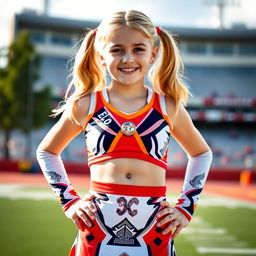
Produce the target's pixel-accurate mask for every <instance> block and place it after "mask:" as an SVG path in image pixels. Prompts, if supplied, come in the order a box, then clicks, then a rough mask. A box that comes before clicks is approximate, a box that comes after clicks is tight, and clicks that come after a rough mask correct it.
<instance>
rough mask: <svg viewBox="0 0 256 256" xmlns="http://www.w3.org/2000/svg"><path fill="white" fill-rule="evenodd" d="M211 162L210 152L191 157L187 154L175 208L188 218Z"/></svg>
mask: <svg viewBox="0 0 256 256" xmlns="http://www.w3.org/2000/svg"><path fill="white" fill-rule="evenodd" d="M211 162H212V152H211V151H207V152H205V153H203V154H200V155H197V156H194V157H191V156H188V164H187V168H186V174H185V178H184V183H183V188H182V192H181V195H180V197H179V200H178V203H177V204H176V206H175V208H177V209H178V210H180V211H181V212H182V213H183V214H184V215H185V216H186V217H187V218H188V220H191V217H192V215H193V213H194V210H195V208H196V204H197V201H198V199H199V196H200V194H201V192H202V189H203V186H204V184H205V182H206V179H207V176H208V173H209V170H210V165H211Z"/></svg>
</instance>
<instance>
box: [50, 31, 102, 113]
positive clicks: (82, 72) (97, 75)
mask: <svg viewBox="0 0 256 256" xmlns="http://www.w3.org/2000/svg"><path fill="white" fill-rule="evenodd" d="M95 34H96V33H95V30H91V31H89V32H88V33H87V35H86V36H85V38H84V40H83V41H82V44H81V46H80V48H79V50H78V52H77V54H76V57H75V61H74V66H73V70H72V73H71V75H72V80H71V82H70V83H69V85H68V88H67V91H66V94H65V98H64V101H63V102H61V103H62V106H61V107H59V108H57V109H54V110H53V111H52V112H53V114H52V116H53V117H55V116H57V115H59V114H61V113H62V112H63V111H64V110H65V109H66V106H67V105H69V104H71V106H72V105H73V103H74V102H76V101H77V100H79V99H80V98H81V97H83V96H85V95H88V94H91V93H93V92H94V91H97V90H100V89H102V88H103V87H104V86H105V77H106V74H105V73H106V72H105V70H104V69H103V67H102V65H101V64H100V61H99V56H98V53H97V52H96V50H95V46H94V42H95Z"/></svg>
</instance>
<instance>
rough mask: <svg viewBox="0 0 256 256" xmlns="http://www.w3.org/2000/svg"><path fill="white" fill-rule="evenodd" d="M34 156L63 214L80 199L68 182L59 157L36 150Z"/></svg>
mask: <svg viewBox="0 0 256 256" xmlns="http://www.w3.org/2000/svg"><path fill="white" fill-rule="evenodd" d="M36 156H37V161H38V163H39V165H40V167H41V170H42V172H43V174H44V176H45V178H46V180H47V182H48V183H49V185H50V186H51V187H52V190H53V191H54V192H55V194H56V196H57V199H58V201H59V202H60V204H61V206H62V209H63V211H64V212H65V211H66V210H67V209H68V208H69V207H70V206H71V205H72V204H73V203H74V202H75V201H77V200H79V199H80V197H79V196H78V195H77V194H76V192H75V191H74V189H73V186H72V185H71V184H70V182H69V179H68V176H67V172H66V170H65V167H64V164H63V162H62V160H61V157H60V155H54V154H51V153H49V152H47V151H43V150H40V149H37V151H36Z"/></svg>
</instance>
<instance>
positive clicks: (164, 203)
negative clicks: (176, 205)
mask: <svg viewBox="0 0 256 256" xmlns="http://www.w3.org/2000/svg"><path fill="white" fill-rule="evenodd" d="M160 204H161V205H162V206H166V207H170V206H171V205H170V203H169V202H168V201H161V202H160Z"/></svg>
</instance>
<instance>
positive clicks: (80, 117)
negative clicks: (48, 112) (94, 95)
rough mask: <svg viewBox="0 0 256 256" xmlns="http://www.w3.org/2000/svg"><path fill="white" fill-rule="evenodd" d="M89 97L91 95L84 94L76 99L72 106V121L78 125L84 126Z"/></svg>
mask: <svg viewBox="0 0 256 256" xmlns="http://www.w3.org/2000/svg"><path fill="white" fill-rule="evenodd" d="M90 99H91V95H86V96H83V97H81V98H80V99H78V100H76V101H75V102H74V103H73V106H72V113H71V115H72V119H73V121H74V122H75V123H76V124H78V125H80V126H81V127H83V126H84V124H85V121H86V119H87V117H88V113H89V108H90Z"/></svg>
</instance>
